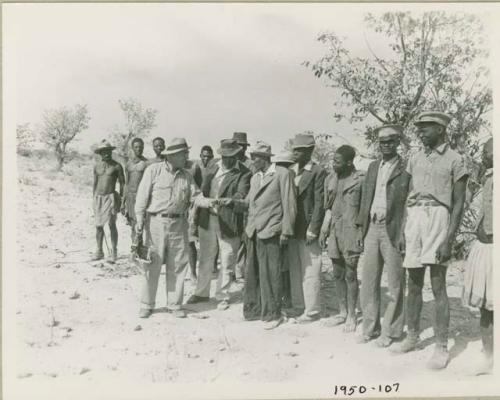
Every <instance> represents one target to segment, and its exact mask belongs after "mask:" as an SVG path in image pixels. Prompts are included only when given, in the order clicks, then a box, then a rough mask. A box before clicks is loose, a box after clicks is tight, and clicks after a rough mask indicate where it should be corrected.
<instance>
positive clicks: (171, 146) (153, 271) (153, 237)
mask: <svg viewBox="0 0 500 400" xmlns="http://www.w3.org/2000/svg"><path fill="white" fill-rule="evenodd" d="M165 156H166V157H165V160H164V161H163V162H158V163H154V164H151V165H150V166H148V167H147V168H146V171H145V172H144V176H143V177H142V180H141V183H140V185H139V190H138V193H137V198H136V203H135V213H136V218H137V232H138V234H141V233H142V230H143V228H144V222H145V220H146V217H147V219H148V224H147V227H146V245H147V246H150V248H151V250H152V254H151V264H150V265H149V267H148V268H147V271H146V273H145V279H144V283H143V289H142V294H141V310H140V314H139V316H140V317H141V318H147V317H149V316H150V315H151V313H152V312H153V309H154V306H155V299H156V291H157V288H158V279H159V277H160V271H161V266H162V264H163V263H165V264H166V285H167V308H168V309H170V310H172V311H173V312H174V315H175V316H176V317H179V318H182V317H185V316H186V314H185V312H184V310H182V301H183V296H184V277H185V274H186V269H187V264H188V262H189V259H188V253H187V246H188V210H189V207H190V204H191V202H193V201H194V203H195V205H198V206H204V207H208V206H211V205H212V204H213V202H212V201H210V200H209V199H206V198H204V197H203V195H202V193H201V192H200V189H199V188H198V186H196V184H195V182H194V179H193V176H192V175H191V174H190V173H189V172H188V171H186V170H185V169H184V167H185V166H186V162H187V160H188V157H189V147H188V145H187V143H186V140H185V139H183V138H173V139H172V140H171V141H170V143H168V145H167V147H166V150H165Z"/></svg>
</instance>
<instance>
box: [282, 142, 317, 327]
mask: <svg viewBox="0 0 500 400" xmlns="http://www.w3.org/2000/svg"><path fill="white" fill-rule="evenodd" d="M315 144H316V142H315V140H314V136H313V135H309V134H298V135H296V136H295V137H294V139H293V142H292V151H293V155H294V158H295V161H296V162H295V164H293V166H292V167H291V170H292V171H293V173H294V185H295V189H296V192H297V217H296V219H295V225H294V235H293V238H292V239H291V240H290V243H289V245H288V260H289V262H290V266H289V269H290V291H291V302H292V308H293V313H294V314H296V315H295V316H298V321H299V322H301V323H305V322H312V321H314V320H317V319H318V318H319V317H320V286H321V253H322V251H321V247H320V245H319V241H318V238H319V233H320V229H321V224H322V223H323V217H324V216H325V210H324V207H323V200H324V184H325V176H326V171H325V169H324V168H322V167H321V166H320V165H318V164H317V163H315V162H313V161H312V159H311V158H312V153H313V151H314V146H315Z"/></svg>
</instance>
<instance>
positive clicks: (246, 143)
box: [236, 141, 250, 146]
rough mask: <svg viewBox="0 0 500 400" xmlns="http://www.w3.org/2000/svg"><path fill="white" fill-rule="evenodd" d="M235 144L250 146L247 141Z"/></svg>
mask: <svg viewBox="0 0 500 400" xmlns="http://www.w3.org/2000/svg"><path fill="white" fill-rule="evenodd" d="M236 143H238V144H239V145H240V146H250V143H248V142H247V141H245V142H243V141H236Z"/></svg>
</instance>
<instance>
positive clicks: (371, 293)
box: [357, 125, 410, 347]
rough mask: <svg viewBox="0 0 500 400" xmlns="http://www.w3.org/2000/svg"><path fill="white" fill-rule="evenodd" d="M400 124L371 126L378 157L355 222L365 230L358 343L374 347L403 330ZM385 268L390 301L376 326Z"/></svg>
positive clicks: (404, 191) (405, 177) (405, 179)
mask: <svg viewBox="0 0 500 400" xmlns="http://www.w3.org/2000/svg"><path fill="white" fill-rule="evenodd" d="M402 132H403V127H402V126H401V125H383V126H380V127H378V128H377V129H376V130H375V133H376V134H377V141H378V145H379V150H380V153H381V155H382V159H380V160H377V161H373V162H372V163H371V164H370V165H369V167H368V171H367V173H366V175H365V180H364V181H363V187H362V190H361V206H360V209H359V214H358V221H357V225H358V226H361V227H362V229H363V239H364V265H363V271H362V279H361V282H362V285H361V293H360V300H361V309H362V311H363V332H362V334H361V336H360V337H359V339H358V343H366V342H368V341H370V340H372V339H375V338H377V336H378V339H377V341H376V344H377V346H379V347H388V346H390V345H391V343H392V342H393V341H394V340H397V339H399V338H400V337H401V335H402V334H403V325H404V312H403V300H404V289H405V271H404V269H403V257H404V251H405V250H404V237H403V234H404V232H403V220H404V213H405V207H406V198H407V196H408V185H409V182H410V175H409V174H408V173H407V172H406V162H405V161H404V160H403V159H402V158H401V156H399V154H398V152H397V149H398V146H399V143H400V137H401V134H402ZM384 267H385V271H386V273H387V282H388V290H389V300H388V303H387V306H386V309H385V313H384V315H383V323H382V326H381V325H380V312H381V304H380V298H381V293H380V290H381V287H380V283H381V279H382V271H383V269H384Z"/></svg>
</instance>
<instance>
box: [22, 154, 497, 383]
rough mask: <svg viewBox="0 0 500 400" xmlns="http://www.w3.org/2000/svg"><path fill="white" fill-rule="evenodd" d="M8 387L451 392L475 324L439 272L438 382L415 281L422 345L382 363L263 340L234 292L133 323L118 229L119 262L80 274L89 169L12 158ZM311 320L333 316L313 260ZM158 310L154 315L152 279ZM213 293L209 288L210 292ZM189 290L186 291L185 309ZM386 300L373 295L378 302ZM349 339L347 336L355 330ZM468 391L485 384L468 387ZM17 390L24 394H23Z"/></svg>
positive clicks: (365, 352)
mask: <svg viewBox="0 0 500 400" xmlns="http://www.w3.org/2000/svg"><path fill="white" fill-rule="evenodd" d="M18 162H19V178H18V183H19V185H18V212H19V216H18V226H17V243H18V266H17V268H18V271H17V278H18V282H17V287H18V305H17V310H16V319H17V321H16V323H17V338H18V354H19V359H18V360H17V378H18V379H19V380H21V379H23V380H24V381H25V382H27V381H30V382H34V381H44V380H61V379H65V378H71V379H73V381H78V382H92V381H94V380H100V379H108V378H109V379H113V380H123V381H130V380H133V381H145V382H178V383H182V382H186V383H191V382H197V383H208V382H229V381H233V382H235V381H238V382H249V383H252V382H260V383H263V382H289V381H292V382H302V381H303V382H307V381H314V380H318V379H322V380H325V379H329V377H331V379H332V383H333V382H335V383H338V384H346V383H349V382H355V381H356V380H357V382H358V384H360V383H363V382H360V381H359V380H360V379H361V380H366V381H372V382H379V383H391V382H395V381H398V380H405V379H420V378H429V379H435V378H434V377H438V379H439V380H440V381H446V382H450V383H453V382H454V381H459V380H461V379H464V378H465V377H467V376H469V375H468V374H469V372H470V367H471V365H473V364H474V363H475V362H476V361H477V360H478V359H479V357H480V348H481V344H480V339H479V335H478V327H477V326H478V319H477V316H476V315H474V314H472V313H471V312H470V311H469V310H467V309H465V308H463V307H462V306H461V304H460V299H459V297H460V290H461V289H460V282H461V276H462V271H461V268H462V264H461V263H457V264H455V265H453V266H452V267H450V273H449V291H448V293H449V296H450V301H451V321H452V322H451V335H450V336H451V340H450V345H449V347H450V349H451V356H452V360H451V362H450V364H449V366H448V368H446V369H445V370H443V371H439V372H432V371H428V370H426V369H425V362H426V360H427V359H428V358H429V357H430V355H431V354H432V347H433V346H432V344H433V332H432V328H431V325H432V316H433V301H432V293H431V291H430V289H429V282H428V277H427V282H426V290H425V305H424V311H423V321H422V327H423V334H422V337H423V339H424V340H423V343H422V348H421V349H420V350H419V351H416V352H412V353H409V354H405V355H401V356H394V355H392V354H391V353H390V352H389V351H388V350H386V349H378V348H376V347H375V346H374V345H373V344H365V345H360V344H356V342H355V337H354V335H352V334H350V335H348V334H344V333H343V332H342V329H341V328H327V327H324V326H323V325H322V324H321V321H320V322H315V323H312V324H309V325H297V324H293V323H290V322H287V323H285V324H283V325H281V326H280V327H278V328H277V329H275V330H272V331H265V330H264V329H263V326H262V323H261V322H260V321H256V322H246V321H244V320H243V318H242V304H241V287H242V285H241V283H237V284H235V285H234V287H233V289H232V291H233V304H232V305H231V307H230V309H229V310H227V311H218V310H217V309H216V308H215V307H216V303H215V301H212V302H210V303H209V304H208V305H207V304H204V305H202V306H199V307H196V306H188V307H189V309H188V318H186V319H176V318H174V317H173V316H172V315H171V314H169V313H168V312H166V311H165V309H162V308H160V309H159V310H158V311H157V312H155V313H154V314H153V315H152V317H151V318H149V319H147V320H144V319H139V318H138V310H139V300H138V295H139V287H140V283H141V276H140V275H138V274H137V272H135V271H134V269H132V268H131V266H130V264H129V263H128V261H127V259H126V257H127V251H128V249H129V245H130V241H129V227H128V226H126V225H125V222H124V220H123V218H120V219H119V222H118V225H119V231H120V243H119V256H120V260H119V262H118V263H117V264H116V265H115V266H114V267H110V266H109V265H107V264H103V265H101V264H97V265H92V264H90V263H89V262H88V261H87V260H88V259H89V258H90V255H91V252H92V251H93V249H94V228H93V224H92V209H91V187H90V185H89V184H90V179H89V178H85V177H87V176H89V174H90V171H91V169H90V166H89V165H85V164H84V163H83V164H81V165H72V166H71V167H70V169H67V170H66V171H67V172H66V173H59V174H57V173H53V172H48V171H44V169H45V168H47V167H46V164H45V163H44V161H43V160H37V159H28V158H25V157H20V158H19V161H18ZM323 276H324V279H323V287H322V297H323V308H324V310H323V312H324V315H328V314H330V313H335V309H334V308H335V304H334V302H333V301H332V291H333V286H332V276H331V266H330V263H329V262H328V260H327V259H325V265H324V272H323ZM161 279H162V281H161V283H160V287H159V293H158V301H157V304H158V306H159V307H161V306H163V305H164V304H165V289H164V284H163V282H164V279H165V278H164V275H162V277H161ZM213 283H214V284H215V281H213ZM192 290H193V282H191V281H189V280H188V281H186V299H187V297H188V296H189V295H190V294H191V293H192ZM385 292H386V290H385V288H384V293H385ZM358 333H359V329H358ZM475 379H477V380H478V382H480V381H481V380H484V379H489V378H488V377H478V378H475ZM27 383H28V382H27Z"/></svg>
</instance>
